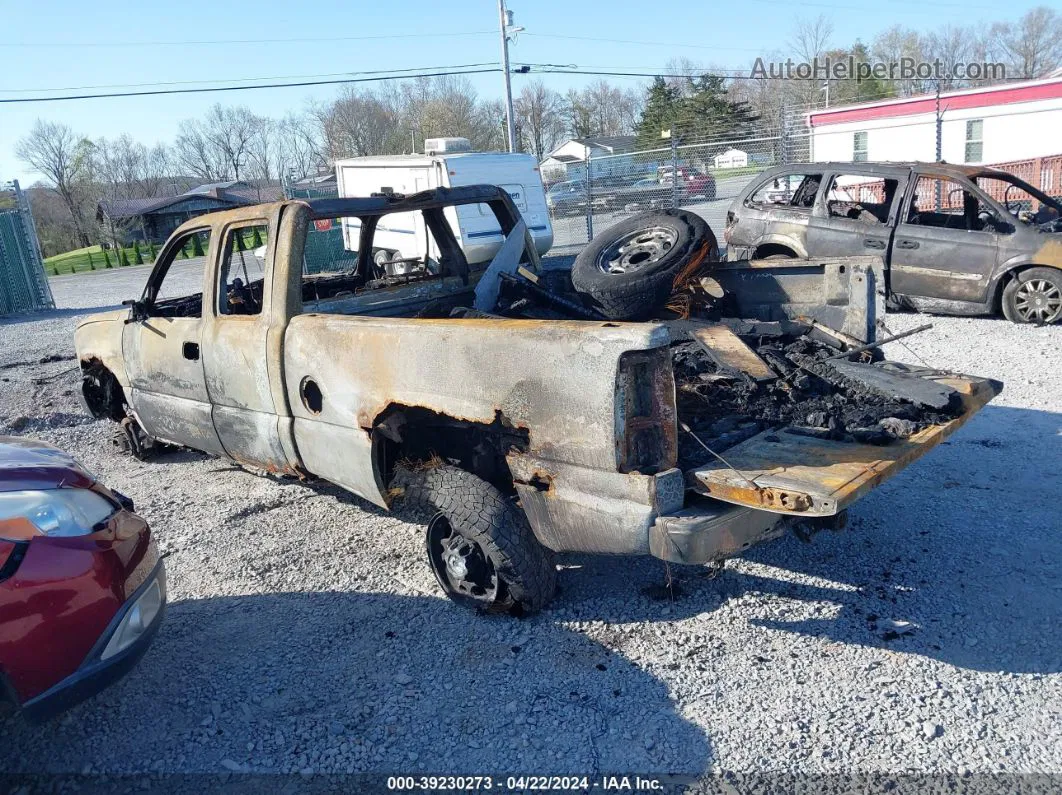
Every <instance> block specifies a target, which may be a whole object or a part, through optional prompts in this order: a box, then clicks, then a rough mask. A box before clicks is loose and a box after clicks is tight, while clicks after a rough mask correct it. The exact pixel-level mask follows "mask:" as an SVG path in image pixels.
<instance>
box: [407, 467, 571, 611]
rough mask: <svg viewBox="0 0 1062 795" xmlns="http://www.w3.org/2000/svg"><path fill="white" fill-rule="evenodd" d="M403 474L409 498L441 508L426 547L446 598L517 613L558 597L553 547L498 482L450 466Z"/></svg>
mask: <svg viewBox="0 0 1062 795" xmlns="http://www.w3.org/2000/svg"><path fill="white" fill-rule="evenodd" d="M405 480H406V482H407V483H408V485H407V486H406V488H405V494H406V495H407V496H408V497H411V498H413V499H418V500H421V501H423V502H426V503H428V504H430V505H433V506H435V508H437V509H438V513H436V514H435V516H433V517H432V519H431V521H430V522H429V523H428V529H427V533H426V534H425V548H426V550H427V553H428V562H429V564H430V565H431V570H432V573H433V574H434V575H435V579H436V580H437V581H438V583H439V586H440V587H441V588H442V589H443V591H444V592H445V593H446V595H447V596H448V597H450V598H451V599H453V600H454V601H455V602H457V603H458V604H460V605H463V606H465V607H469V608H472V609H475V610H479V611H481V612H484V613H508V614H510V615H514V616H522V615H527V614H529V613H534V612H536V611H538V610H541V609H542V608H543V607H545V606H546V604H547V603H548V602H549V601H550V599H552V598H553V593H554V591H555V590H556V588H557V567H556V565H555V563H554V561H553V553H552V552H551V551H550V550H548V549H547V548H546V547H544V546H543V545H542V544H541V543H539V541H538V539H537V538H535V534H534V533H533V532H532V530H531V526H530V525H529V524H528V523H527V518H526V517H525V516H524V514H523V512H522V511H521V510H520V509H519V508H517V506H516V505H515V504H513V503H512V502H511V501H510V500H507V499H506V498H505V496H504V495H503V494H502V493H501V492H500V491H498V489H496V488H494V486H492V485H490V484H489V483H487V482H486V481H485V480H483V479H482V478H479V477H476V476H475V475H473V474H472V473H471V472H466V471H465V470H463V469H458V468H457V467H452V466H441V467H434V468H431V469H427V470H422V471H420V472H413V473H410V475H409V476H408V477H407V478H405ZM396 482H397V481H396Z"/></svg>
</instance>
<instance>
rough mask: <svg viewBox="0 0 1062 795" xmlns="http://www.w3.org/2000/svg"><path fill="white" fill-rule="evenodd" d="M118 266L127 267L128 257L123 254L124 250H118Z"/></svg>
mask: <svg viewBox="0 0 1062 795" xmlns="http://www.w3.org/2000/svg"><path fill="white" fill-rule="evenodd" d="M118 251H119V254H118V265H119V266H120V267H122V268H128V267H129V256H128V255H127V254H126V253H125V249H124V248H122V249H118Z"/></svg>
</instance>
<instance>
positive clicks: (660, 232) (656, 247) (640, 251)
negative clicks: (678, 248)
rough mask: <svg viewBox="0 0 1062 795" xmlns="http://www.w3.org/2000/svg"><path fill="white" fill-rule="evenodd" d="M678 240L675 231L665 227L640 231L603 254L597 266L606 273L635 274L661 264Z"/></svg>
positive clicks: (614, 244) (626, 236)
mask: <svg viewBox="0 0 1062 795" xmlns="http://www.w3.org/2000/svg"><path fill="white" fill-rule="evenodd" d="M677 240H678V235H677V234H676V232H675V230H673V229H669V228H667V227H665V226H652V227H649V228H648V229H639V230H637V231H635V232H631V233H630V234H628V235H624V236H623V237H621V238H620V239H619V240H617V241H616V242H615V243H613V244H612V245H611V246H609V247H608V248H607V249H605V250H604V251H603V252H601V256H600V257H599V258H598V262H597V264H598V267H599V268H601V270H602V271H604V272H605V273H633V272H635V271H639V270H641V269H642V268H645V267H646V266H648V265H651V264H653V263H655V262H659V261H660V259H661V258H662V257H663V256H664V255H665V254H667V252H669V251H670V250H671V249H672V248H674V247H675V242H676V241H677Z"/></svg>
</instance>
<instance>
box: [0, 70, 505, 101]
mask: <svg viewBox="0 0 1062 795" xmlns="http://www.w3.org/2000/svg"><path fill="white" fill-rule="evenodd" d="M500 71H501V67H499V66H494V67H491V68H489V69H470V70H467V71H463V72H456V71H449V70H448V71H440V72H417V73H416V74H395V75H387V76H379V77H352V78H344V79H341V80H302V81H299V82H297V83H263V84H258V85H240V86H209V87H205V88H162V89H157V90H154V91H116V92H110V93H104V94H69V95H66V96H61V97H3V98H0V103H2V104H12V103H28V102H66V101H71V100H79V99H113V98H116V97H153V96H160V95H164V94H209V93H218V92H223V91H253V90H256V89H263V88H305V87H307V86H335V85H343V84H346V83H377V82H380V81H382V80H410V79H413V78H417V77H450V76H454V75H479V74H487V73H489V72H500Z"/></svg>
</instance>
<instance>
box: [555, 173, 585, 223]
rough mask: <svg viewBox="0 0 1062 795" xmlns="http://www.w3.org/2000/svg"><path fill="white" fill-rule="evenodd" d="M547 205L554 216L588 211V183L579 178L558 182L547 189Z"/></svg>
mask: <svg viewBox="0 0 1062 795" xmlns="http://www.w3.org/2000/svg"><path fill="white" fill-rule="evenodd" d="M546 207H547V208H548V209H549V213H550V215H551V216H553V217H554V218H561V217H563V216H565V215H579V214H580V213H582V214H585V213H586V183H585V182H580V181H577V180H569V181H568V182H557V183H555V184H553V185H550V186H549V189H548V190H547V191H546Z"/></svg>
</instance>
